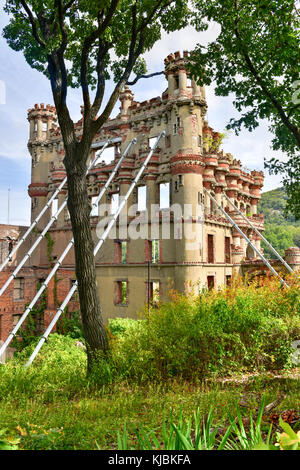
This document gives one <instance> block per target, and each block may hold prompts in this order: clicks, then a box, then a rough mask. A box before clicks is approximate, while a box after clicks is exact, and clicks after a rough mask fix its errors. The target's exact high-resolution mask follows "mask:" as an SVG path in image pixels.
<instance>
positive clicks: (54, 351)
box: [0, 333, 86, 401]
mask: <svg viewBox="0 0 300 470" xmlns="http://www.w3.org/2000/svg"><path fill="white" fill-rule="evenodd" d="M33 349H34V345H30V346H28V347H27V348H24V349H23V351H22V352H19V353H18V355H17V357H16V358H15V359H13V360H11V361H8V362H7V363H6V364H0V383H1V389H0V400H1V399H3V398H8V397H9V396H11V397H12V399H15V398H16V397H17V396H24V395H25V396H26V398H27V399H30V398H33V397H34V396H36V395H37V394H39V395H40V396H43V397H44V399H45V401H51V400H52V399H53V397H54V395H55V394H56V395H61V396H64V397H66V398H67V397H68V395H69V394H74V393H76V392H78V391H79V390H80V389H81V388H82V387H83V385H86V382H85V381H86V370H85V369H86V354H85V351H84V350H83V349H82V348H78V347H76V340H74V339H72V338H70V337H68V336H62V335H58V334H56V333H54V334H52V335H50V336H49V339H48V341H47V342H46V343H45V345H44V346H43V348H42V349H41V351H40V353H39V354H38V356H37V357H36V359H35V361H34V362H33V364H32V365H31V366H30V367H28V368H24V364H25V362H26V360H27V359H28V357H29V356H30V354H31V353H32V352H33Z"/></svg>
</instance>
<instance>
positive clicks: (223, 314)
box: [110, 279, 300, 380]
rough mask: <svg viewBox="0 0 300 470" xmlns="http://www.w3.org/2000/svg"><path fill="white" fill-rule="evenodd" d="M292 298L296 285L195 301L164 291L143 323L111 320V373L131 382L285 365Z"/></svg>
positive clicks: (245, 289) (291, 335) (298, 324)
mask: <svg viewBox="0 0 300 470" xmlns="http://www.w3.org/2000/svg"><path fill="white" fill-rule="evenodd" d="M299 298H300V295H299V289H298V286H297V284H296V283H295V285H293V284H292V285H291V287H290V288H289V289H288V290H287V289H282V288H281V287H280V284H279V283H278V282H277V281H276V280H268V279H267V281H265V283H264V284H262V285H260V287H259V288H258V285H257V283H252V284H251V285H248V286H246V285H245V284H243V283H241V282H240V281H238V282H237V283H236V284H234V285H233V286H232V287H231V288H230V289H228V288H226V289H223V290H219V291H211V292H205V293H200V294H199V295H197V296H186V295H183V294H178V293H175V292H174V291H172V292H171V301H170V302H168V303H165V304H162V305H161V306H160V308H159V309H152V310H151V311H150V314H149V315H148V314H147V312H145V314H144V320H139V321H134V320H130V321H128V322H127V323H126V326H125V323H124V326H123V324H122V321H120V319H118V320H116V323H115V335H114V337H113V338H112V339H111V345H112V358H111V367H112V368H113V369H115V370H116V371H118V374H119V375H121V376H122V377H130V378H136V379H138V380H146V379H147V380H148V379H151V380H154V379H161V378H162V377H172V376H177V375H180V376H183V377H191V376H193V375H195V374H196V375H197V376H199V375H204V374H207V373H209V372H215V373H222V374H224V373H230V372H237V371H243V370H258V369H259V370H266V369H268V370H271V369H281V368H285V367H290V366H292V364H291V363H290V357H291V351H292V349H291V344H292V342H293V341H294V340H295V339H298V338H299V337H300V318H299V309H298V307H297V306H298V305H299ZM287 299H288V300H287ZM291 299H293V303H290V302H291ZM113 324H114V323H113V321H112V322H111V323H110V325H113Z"/></svg>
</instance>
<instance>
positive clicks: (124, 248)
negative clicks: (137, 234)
mask: <svg viewBox="0 0 300 470" xmlns="http://www.w3.org/2000/svg"><path fill="white" fill-rule="evenodd" d="M121 263H123V264H126V263H127V242H126V241H123V242H121Z"/></svg>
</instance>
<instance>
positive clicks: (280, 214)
mask: <svg viewBox="0 0 300 470" xmlns="http://www.w3.org/2000/svg"><path fill="white" fill-rule="evenodd" d="M286 204H287V195H286V193H285V191H284V189H283V188H277V189H274V190H272V191H267V192H265V193H263V194H262V197H261V200H260V202H259V206H258V211H259V212H260V213H263V214H264V216H265V229H266V230H265V233H264V236H265V237H266V239H267V240H268V241H269V242H270V243H271V245H272V246H273V247H274V248H275V249H276V250H277V251H278V253H280V254H281V255H284V251H285V250H286V249H287V248H289V247H291V246H298V247H300V221H299V222H296V221H295V218H294V217H293V216H292V215H290V214H286ZM262 246H263V248H264V253H265V255H266V256H267V258H275V255H274V253H273V252H272V251H271V250H270V249H269V248H268V247H267V246H266V245H265V244H264V243H263V244H262Z"/></svg>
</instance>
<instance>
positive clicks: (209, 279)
mask: <svg viewBox="0 0 300 470" xmlns="http://www.w3.org/2000/svg"><path fill="white" fill-rule="evenodd" d="M214 287H215V276H207V288H208V290H212V289H214Z"/></svg>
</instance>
